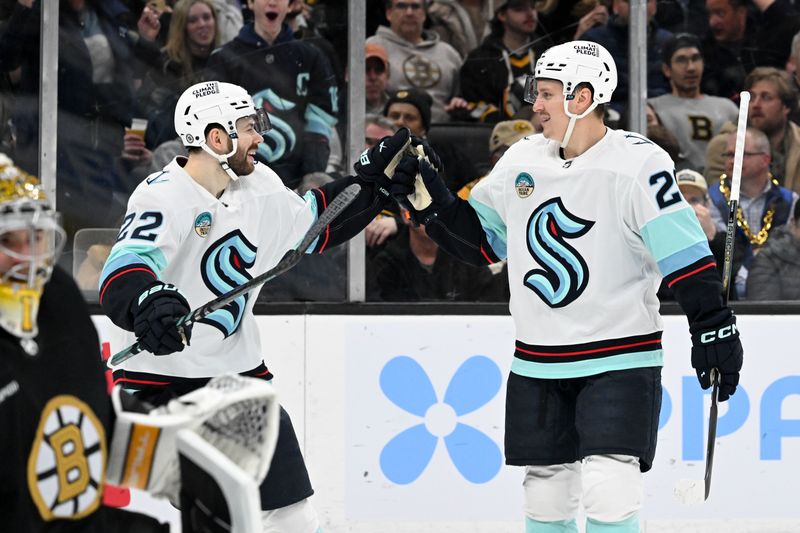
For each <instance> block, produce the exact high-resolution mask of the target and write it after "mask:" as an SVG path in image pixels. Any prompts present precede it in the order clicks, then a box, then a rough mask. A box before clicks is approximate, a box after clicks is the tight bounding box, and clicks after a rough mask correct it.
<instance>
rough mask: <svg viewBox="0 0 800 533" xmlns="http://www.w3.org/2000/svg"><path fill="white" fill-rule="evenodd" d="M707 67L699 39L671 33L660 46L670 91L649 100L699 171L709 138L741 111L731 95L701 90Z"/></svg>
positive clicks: (662, 63)
mask: <svg viewBox="0 0 800 533" xmlns="http://www.w3.org/2000/svg"><path fill="white" fill-rule="evenodd" d="M704 67H705V63H704V61H703V51H702V45H701V44H700V39H698V38H697V37H696V36H694V35H691V34H688V33H680V34H678V35H674V36H672V37H670V38H669V39H668V40H667V42H665V43H664V47H663V48H662V49H661V71H662V72H663V73H664V76H666V77H667V79H668V80H669V85H670V88H671V92H669V93H667V94H662V95H661V96H657V97H655V98H651V99H649V100H648V103H649V104H650V105H652V106H653V109H654V110H655V112H656V113H657V114H658V116H659V118H660V119H661V122H662V123H663V125H664V127H666V128H667V129H668V130H669V131H671V132H672V133H673V134H675V137H676V138H677V140H678V144H679V145H680V152H681V154H682V155H683V156H684V157H685V158H686V159H687V160H688V162H689V166H690V167H691V168H693V169H697V170H700V171H702V169H703V165H704V164H705V157H706V148H707V147H708V142H709V141H710V140H711V138H712V137H713V136H714V135H716V134H717V133H719V131H720V128H721V127H722V125H723V124H725V123H726V122H732V121H735V120H736V117H737V115H738V110H737V108H736V105H735V104H734V103H733V102H731V101H730V100H729V99H727V98H722V97H719V96H711V95H708V94H704V93H703V92H702V91H701V89H700V81H701V79H702V78H703V69H704Z"/></svg>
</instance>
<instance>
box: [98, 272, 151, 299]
mask: <svg viewBox="0 0 800 533" xmlns="http://www.w3.org/2000/svg"><path fill="white" fill-rule="evenodd" d="M137 270H140V271H142V272H147V273H148V274H151V275H152V276H153V278H155V279H158V276H156V274H155V272H153V271H152V270H150V269H149V268H144V267H136V268H129V269H128V270H123V271H122V272H118V273H116V274H114V275H113V276H111V277H110V278H109V279H108V281H106V282H105V284H104V285H103V290H102V291H101V292H100V305H103V296H105V294H106V289H108V286H109V285H110V284H111V282H112V281H114V280H115V279H117V278H118V277H120V276H122V275H123V274H128V273H129V272H136V271H137Z"/></svg>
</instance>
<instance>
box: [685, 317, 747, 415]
mask: <svg viewBox="0 0 800 533" xmlns="http://www.w3.org/2000/svg"><path fill="white" fill-rule="evenodd" d="M743 355H744V352H743V351H742V343H741V341H740V340H739V330H738V329H737V328H736V317H735V316H733V313H731V314H730V315H729V317H728V318H727V319H725V321H723V322H722V323H720V324H718V325H716V326H714V327H710V328H706V329H702V330H699V331H693V332H692V366H693V367H694V369H695V370H696V371H697V379H698V380H699V381H700V386H701V387H702V388H703V389H707V388H709V387H710V386H711V369H712V368H716V369H717V370H718V372H719V401H721V402H724V401H725V400H727V399H728V398H729V397H731V396H732V395H733V393H734V392H736V386H737V385H738V384H739V371H740V370H741V369H742V360H743Z"/></svg>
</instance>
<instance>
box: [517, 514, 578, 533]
mask: <svg viewBox="0 0 800 533" xmlns="http://www.w3.org/2000/svg"><path fill="white" fill-rule="evenodd" d="M525 533H578V524H577V523H576V522H575V519H574V518H573V519H571V520H558V521H555V522H540V521H538V520H534V519H533V518H529V517H527V516H526V517H525Z"/></svg>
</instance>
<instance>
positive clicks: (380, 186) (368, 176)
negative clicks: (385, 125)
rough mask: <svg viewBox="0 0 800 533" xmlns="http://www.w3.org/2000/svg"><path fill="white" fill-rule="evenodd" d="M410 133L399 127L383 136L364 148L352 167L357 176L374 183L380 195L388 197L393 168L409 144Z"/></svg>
mask: <svg viewBox="0 0 800 533" xmlns="http://www.w3.org/2000/svg"><path fill="white" fill-rule="evenodd" d="M410 136H411V134H410V133H409V131H408V129H407V128H401V129H400V130H398V131H397V133H395V134H394V135H392V136H390V137H384V138H383V139H381V140H380V141H379V142H378V144H376V145H375V146H373V147H372V148H369V149H367V150H364V153H362V154H361V157H360V158H359V160H358V161H356V164H355V165H353V168H354V169H355V171H356V174H357V175H358V177H360V178H361V179H363V180H364V181H366V182H370V183H374V184H375V188H376V190H377V192H378V194H380V195H381V196H383V197H384V198H386V199H389V198H390V187H391V179H392V175H393V174H394V169H395V167H396V166H397V163H398V162H399V161H400V158H401V157H403V153H404V152H405V151H406V150H407V149H408V147H409V146H410V145H411V137H410Z"/></svg>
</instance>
